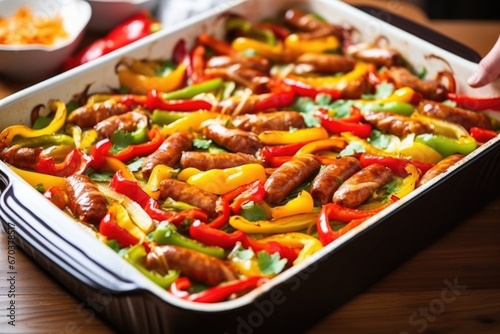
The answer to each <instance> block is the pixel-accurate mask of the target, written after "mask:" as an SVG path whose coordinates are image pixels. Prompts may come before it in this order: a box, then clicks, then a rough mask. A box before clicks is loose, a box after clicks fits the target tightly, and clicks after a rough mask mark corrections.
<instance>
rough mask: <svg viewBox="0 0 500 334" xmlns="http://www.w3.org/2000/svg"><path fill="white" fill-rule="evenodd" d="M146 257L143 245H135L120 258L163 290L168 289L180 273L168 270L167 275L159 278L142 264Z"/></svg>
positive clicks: (158, 275)
mask: <svg viewBox="0 0 500 334" xmlns="http://www.w3.org/2000/svg"><path fill="white" fill-rule="evenodd" d="M146 255H147V253H146V249H145V248H144V246H143V245H135V246H133V247H131V248H129V249H128V250H127V251H126V252H125V253H124V254H123V255H122V257H123V258H124V259H125V260H126V261H127V262H129V263H130V264H132V265H133V266H134V267H135V268H137V269H138V270H139V271H140V272H141V273H142V274H143V275H144V276H146V277H147V278H149V279H150V280H152V281H153V282H154V283H156V284H158V285H159V286H160V287H162V288H164V289H166V288H168V287H169V286H170V285H171V284H172V283H173V282H174V281H175V280H176V279H178V278H179V275H180V273H179V271H177V270H169V271H168V274H167V275H165V276H161V275H160V274H158V273H157V272H155V271H150V270H148V269H147V268H146V267H145V266H144V264H143V261H144V258H145V257H146Z"/></svg>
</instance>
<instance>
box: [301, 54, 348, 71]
mask: <svg viewBox="0 0 500 334" xmlns="http://www.w3.org/2000/svg"><path fill="white" fill-rule="evenodd" d="M295 62H296V63H297V66H296V67H295V72H296V73H297V74H302V73H308V72H317V73H328V74H331V73H338V72H342V73H347V72H350V71H352V70H353V69H354V65H355V64H356V61H355V60H354V58H352V57H348V56H344V55H334V54H327V53H324V54H316V53H304V54H302V55H300V56H299V57H298V58H297V60H296V61H295Z"/></svg>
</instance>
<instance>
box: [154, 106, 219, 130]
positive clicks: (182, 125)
mask: <svg viewBox="0 0 500 334" xmlns="http://www.w3.org/2000/svg"><path fill="white" fill-rule="evenodd" d="M217 117H222V115H221V114H219V113H216V112H211V111H203V110H200V111H195V112H192V113H191V114H190V115H188V116H186V117H183V118H180V119H178V120H176V121H173V122H172V123H170V124H168V125H165V126H164V127H163V128H162V129H161V133H162V134H163V135H165V136H167V135H171V134H173V133H175V132H177V131H198V130H199V128H200V126H201V124H202V123H203V122H204V121H206V120H209V119H215V118H217Z"/></svg>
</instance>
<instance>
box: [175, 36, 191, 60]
mask: <svg viewBox="0 0 500 334" xmlns="http://www.w3.org/2000/svg"><path fill="white" fill-rule="evenodd" d="M188 57H189V53H188V51H187V48H186V41H185V40H184V39H182V38H181V39H180V40H178V41H177V43H176V44H175V45H174V49H173V50H172V60H173V61H174V63H175V64H177V65H178V64H180V63H182V62H184V61H186V59H187V58H188Z"/></svg>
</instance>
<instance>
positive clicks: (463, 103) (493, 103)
mask: <svg viewBox="0 0 500 334" xmlns="http://www.w3.org/2000/svg"><path fill="white" fill-rule="evenodd" d="M448 99H450V100H452V101H454V102H456V104H457V106H459V107H461V108H466V109H470V110H496V111H500V96H494V97H479V96H469V95H464V94H454V93H448Z"/></svg>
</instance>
